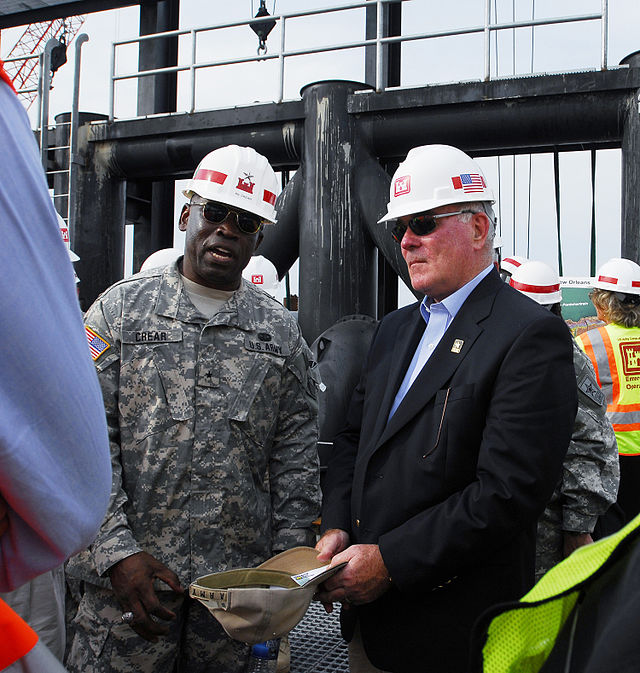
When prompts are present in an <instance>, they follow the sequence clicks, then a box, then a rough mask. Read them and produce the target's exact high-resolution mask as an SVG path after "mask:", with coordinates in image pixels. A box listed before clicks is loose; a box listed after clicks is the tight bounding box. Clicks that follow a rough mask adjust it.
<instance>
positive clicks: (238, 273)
mask: <svg viewBox="0 0 640 673" xmlns="http://www.w3.org/2000/svg"><path fill="white" fill-rule="evenodd" d="M278 188H279V183H278V179H277V177H276V174H275V172H274V170H273V168H272V167H271V166H270V165H269V162H268V161H267V159H266V158H265V157H263V156H262V155H261V154H258V153H257V152H256V151H255V150H254V149H253V148H251V147H240V146H238V145H229V146H227V147H222V148H219V149H216V150H214V151H212V152H210V153H209V154H207V155H206V156H205V157H204V158H203V159H202V161H201V162H200V164H199V165H198V167H197V168H196V170H195V173H194V175H193V178H192V179H191V180H190V181H189V182H188V184H187V186H186V189H185V190H184V192H183V193H184V195H185V196H186V197H187V199H188V203H186V204H185V205H184V206H183V209H182V212H181V214H180V219H179V227H180V229H181V230H182V231H184V232H185V246H184V255H181V256H180V257H178V258H177V259H175V258H174V260H173V261H171V262H168V263H165V264H164V265H162V266H160V267H152V268H148V269H145V270H144V271H141V272H140V273H137V274H135V275H133V276H131V277H130V278H127V279H125V280H121V281H119V282H118V283H116V284H115V285H113V286H111V287H110V288H108V289H107V290H106V291H105V292H103V293H102V295H101V296H100V297H99V298H98V299H97V300H96V301H95V302H94V304H93V305H92V306H91V307H90V308H89V310H88V311H87V313H86V314H85V325H86V331H87V335H88V338H89V340H90V343H91V345H92V347H93V349H92V357H93V360H94V363H95V366H96V369H97V371H98V377H99V380H100V383H101V385H102V392H103V397H104V405H105V410H106V416H107V424H108V427H109V430H110V434H111V451H112V465H113V474H114V480H113V489H112V492H113V497H112V500H111V503H110V505H109V509H108V512H107V516H106V518H105V521H104V523H103V525H102V528H101V529H100V531H99V532H98V535H97V537H96V539H95V540H94V541H93V543H92V545H91V546H90V548H89V549H88V550H86V551H85V552H83V553H81V554H78V555H77V556H75V557H74V558H72V559H71V560H70V561H69V564H68V566H67V573H68V574H69V575H71V576H73V577H74V578H76V579H79V580H83V581H84V595H83V596H82V599H81V601H80V604H79V606H78V611H77V614H76V617H75V620H74V629H75V633H74V637H73V641H72V643H71V648H70V652H69V655H68V657H67V666H68V668H69V670H70V671H72V672H73V673H86V672H87V671H92V672H94V673H98V672H99V673H108V672H111V671H113V672H116V671H118V672H119V671H138V672H140V673H144V672H147V673H172V672H173V671H174V670H176V668H177V670H180V671H188V672H189V673H205V672H206V673H215V672H220V673H241V672H242V673H243V672H244V671H245V669H246V666H247V660H248V658H249V653H250V648H249V646H248V645H246V644H244V643H241V642H238V641H234V640H231V638H230V637H229V636H227V634H226V633H225V632H224V630H223V629H222V626H221V625H220V624H219V623H218V622H217V621H216V620H215V619H214V618H213V617H212V616H211V615H210V613H209V612H208V610H207V609H206V608H205V607H204V606H203V605H201V604H200V603H199V602H198V601H195V600H192V599H190V598H189V597H188V595H186V594H185V591H184V588H185V587H187V586H189V584H190V583H191V582H193V581H194V580H196V579H197V578H198V577H201V576H203V575H207V574H211V573H216V572H221V571H226V570H230V569H232V568H242V567H245V568H251V567H255V566H257V565H259V564H260V563H262V562H264V561H266V560H267V559H268V558H270V557H271V556H273V555H274V554H276V553H278V552H281V551H284V550H287V549H289V548H291V547H295V546H298V545H309V544H310V543H311V544H313V542H314V540H315V533H314V528H313V522H314V520H315V519H317V517H318V514H319V499H320V493H319V466H318V454H317V449H316V442H317V435H318V430H317V412H318V403H317V397H318V385H319V378H318V376H317V373H316V371H315V368H314V363H313V359H312V356H311V352H310V350H309V348H308V347H307V345H306V343H305V341H304V339H303V338H302V334H301V332H300V328H299V326H298V324H297V322H296V321H295V320H294V318H293V317H292V316H291V314H290V313H289V312H288V311H287V310H286V309H285V308H284V307H283V306H282V305H281V304H280V303H278V302H277V301H276V300H274V299H273V298H272V297H270V296H269V295H268V294H267V293H266V292H263V291H262V290H260V289H259V288H258V287H257V286H256V285H254V284H253V283H251V282H248V281H246V280H244V279H243V278H242V271H243V269H244V268H245V267H246V265H247V264H248V263H249V260H250V259H251V257H252V255H253V253H254V252H255V250H256V248H257V247H258V246H259V244H260V242H261V240H262V236H263V234H262V230H263V227H266V226H272V225H273V224H275V220H276V211H275V202H276V194H277V191H278Z"/></svg>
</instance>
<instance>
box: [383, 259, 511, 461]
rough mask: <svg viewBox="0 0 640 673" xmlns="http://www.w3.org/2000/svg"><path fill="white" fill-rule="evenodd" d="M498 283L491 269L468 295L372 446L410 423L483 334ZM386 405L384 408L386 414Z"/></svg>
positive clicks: (498, 286)
mask: <svg viewBox="0 0 640 673" xmlns="http://www.w3.org/2000/svg"><path fill="white" fill-rule="evenodd" d="M501 286H502V281H501V280H500V278H499V277H498V275H497V273H493V272H492V273H490V274H489V276H487V277H486V278H485V279H483V281H482V282H481V283H480V284H479V285H478V286H477V287H476V288H475V289H474V291H473V292H472V293H471V294H470V295H469V297H468V298H467V300H466V301H465V302H464V304H463V305H462V307H461V308H460V311H458V314H457V315H456V317H455V318H454V320H453V322H452V323H451V325H449V327H448V329H447V331H446V332H445V333H444V336H443V337H442V339H441V340H440V343H439V344H438V346H437V348H436V350H435V351H434V352H433V355H432V356H431V357H430V358H429V360H428V362H427V363H426V364H425V366H424V367H423V368H422V371H421V372H420V374H418V376H417V378H416V380H415V381H414V382H413V385H412V386H411V388H409V390H408V391H407V394H406V396H405V397H404V399H403V400H402V402H401V404H400V406H399V407H398V408H397V410H396V413H395V414H394V415H393V416H392V417H391V419H390V420H389V423H388V424H387V425H386V427H384V429H383V431H382V432H381V433H380V434H379V435H376V436H377V437H379V439H378V441H377V442H376V443H375V445H374V446H375V449H377V448H378V447H380V446H381V445H382V444H384V442H386V441H387V440H388V439H389V438H390V437H391V436H392V435H394V434H395V433H396V432H398V431H399V430H400V429H401V428H402V427H404V426H405V425H406V424H407V423H409V422H410V421H411V419H412V418H413V417H414V416H415V415H416V414H417V413H418V412H419V411H420V410H421V409H422V408H423V407H424V406H425V405H426V404H428V403H429V402H430V401H431V400H432V399H433V397H434V396H435V394H436V393H437V392H438V391H439V390H441V389H442V387H443V386H444V385H445V384H446V382H447V381H449V380H450V379H451V377H452V376H453V374H454V373H455V371H456V369H457V368H458V367H459V366H460V364H461V363H462V362H463V361H464V360H465V358H466V357H467V355H468V354H469V352H470V351H471V348H472V346H473V344H474V342H475V341H476V339H477V338H478V337H479V336H480V334H481V333H482V331H483V330H482V327H481V325H480V324H479V323H480V322H481V321H482V320H484V319H485V318H486V317H487V316H488V315H489V314H490V313H491V308H492V306H493V300H494V298H495V294H496V292H497V291H498V289H500V287H501ZM416 346H417V343H416V344H415V345H414V346H413V350H412V351H411V353H410V354H409V359H408V361H407V366H408V362H410V361H411V357H412V356H413V351H415V347H416ZM404 359H405V360H406V358H404ZM405 372H406V366H405V368H404V370H403V372H402V376H404V373H405ZM396 390H397V387H396ZM394 397H395V392H394ZM389 408H390V407H388V408H387V416H388V410H389ZM385 420H386V416H385ZM375 449H374V450H375Z"/></svg>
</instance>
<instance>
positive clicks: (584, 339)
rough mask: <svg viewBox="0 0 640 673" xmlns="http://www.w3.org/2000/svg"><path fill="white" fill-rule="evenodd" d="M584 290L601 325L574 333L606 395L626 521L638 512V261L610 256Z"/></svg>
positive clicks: (639, 462) (639, 498) (639, 509)
mask: <svg viewBox="0 0 640 673" xmlns="http://www.w3.org/2000/svg"><path fill="white" fill-rule="evenodd" d="M592 287H593V289H592V291H591V294H590V295H589V296H590V297H591V301H592V302H593V305H594V306H595V308H596V312H597V315H598V318H600V320H603V321H604V322H605V323H607V324H606V325H604V326H602V327H598V328H595V329H591V330H589V331H587V332H584V333H583V334H581V335H579V336H578V337H577V341H578V345H579V346H580V347H581V348H582V349H583V350H584V351H585V353H586V354H587V355H588V356H589V359H590V360H591V362H592V363H593V367H594V369H595V371H596V376H597V378H598V383H599V384H600V387H601V388H602V391H603V392H604V394H605V397H606V401H607V416H608V417H609V420H610V421H611V423H612V425H613V429H614V431H615V433H616V440H617V443H618V453H619V458H620V489H619V492H618V504H619V505H620V507H621V508H622V510H623V512H624V520H625V521H629V520H630V519H632V518H633V517H634V516H635V515H636V514H638V513H639V512H640V266H639V265H638V264H636V263H635V262H633V261H631V260H630V259H622V258H619V257H614V258H613V259H610V260H609V261H607V262H605V263H604V264H603V265H602V266H601V267H600V268H599V269H598V273H597V275H596V277H595V279H594V280H593V281H592Z"/></svg>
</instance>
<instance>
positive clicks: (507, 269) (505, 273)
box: [500, 255, 527, 282]
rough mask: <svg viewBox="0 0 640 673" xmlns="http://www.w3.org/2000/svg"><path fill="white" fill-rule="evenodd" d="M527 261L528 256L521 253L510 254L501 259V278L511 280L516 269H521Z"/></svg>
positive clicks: (506, 280)
mask: <svg viewBox="0 0 640 673" xmlns="http://www.w3.org/2000/svg"><path fill="white" fill-rule="evenodd" d="M526 261H527V258H526V257H522V256H521V255H509V256H508V257H503V258H502V259H501V260H500V278H502V280H504V281H505V282H508V281H509V278H511V276H512V274H513V272H514V271H516V270H517V269H519V268H520V267H521V266H522V265H523V264H524V263H525V262H526Z"/></svg>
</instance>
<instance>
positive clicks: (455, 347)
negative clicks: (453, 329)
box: [451, 339, 464, 353]
mask: <svg viewBox="0 0 640 673" xmlns="http://www.w3.org/2000/svg"><path fill="white" fill-rule="evenodd" d="M463 346H464V340H463V339H456V340H455V341H454V342H453V346H451V352H452V353H459V352H460V351H461V350H462V347H463Z"/></svg>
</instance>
